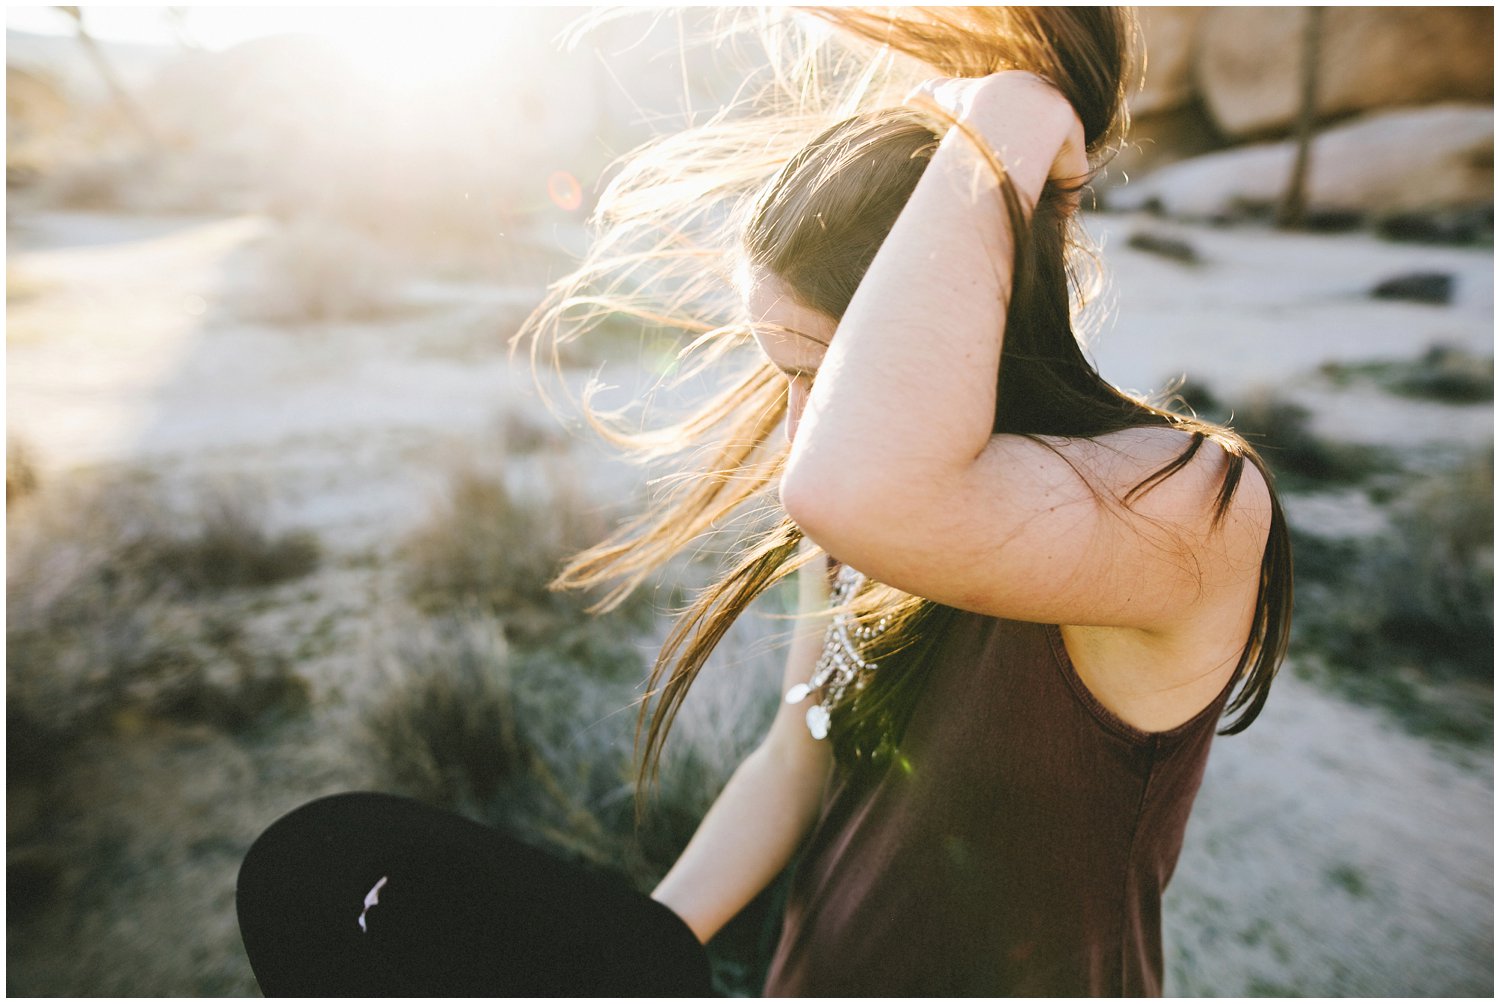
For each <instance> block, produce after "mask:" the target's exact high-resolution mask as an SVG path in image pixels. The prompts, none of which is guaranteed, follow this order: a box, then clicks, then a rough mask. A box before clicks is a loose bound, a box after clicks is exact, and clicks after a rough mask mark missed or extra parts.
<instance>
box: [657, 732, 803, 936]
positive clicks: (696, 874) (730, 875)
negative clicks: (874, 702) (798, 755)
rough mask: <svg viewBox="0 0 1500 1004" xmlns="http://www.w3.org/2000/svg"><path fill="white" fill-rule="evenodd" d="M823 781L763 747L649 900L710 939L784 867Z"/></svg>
mask: <svg viewBox="0 0 1500 1004" xmlns="http://www.w3.org/2000/svg"><path fill="white" fill-rule="evenodd" d="M825 780H826V775H825V774H822V773H818V772H811V771H802V770H799V769H798V767H797V765H796V764H794V763H788V762H785V761H784V760H781V759H779V758H778V751H777V750H776V749H775V748H774V747H772V746H771V745H770V744H766V745H762V746H761V747H760V748H759V749H757V750H756V751H755V752H754V753H752V754H751V755H750V756H749V757H747V758H746V759H745V761H744V762H743V763H742V764H740V767H739V769H738V770H736V771H735V772H734V776H733V777H732V778H730V781H729V784H728V785H726V786H725V788H724V792H723V794H721V795H720V796H719V799H718V801H716V802H714V805H713V808H712V809H710V810H709V812H708V815H707V816H705V817H704V820H703V823H702V824H701V825H700V826H699V827H698V832H697V833H695V834H694V835H693V839H692V842H691V843H689V844H688V847H687V850H685V851H684V852H683V854H682V857H681V858H679V859H678V861H677V864H676V865H674V866H673V868H672V870H671V871H670V872H668V873H667V877H666V878H664V879H662V881H661V884H660V885H658V886H657V887H656V890H655V891H654V892H653V893H652V894H651V896H652V898H653V899H656V900H658V901H660V902H662V903H664V904H666V905H667V906H669V907H671V908H672V910H673V911H675V912H676V913H677V915H678V916H679V917H681V918H682V919H683V920H684V921H685V922H686V923H687V925H688V926H689V927H690V928H692V929H693V933H694V934H696V935H697V936H698V940H700V941H707V940H708V939H710V938H712V937H713V936H714V935H715V934H716V933H718V931H719V929H720V928H722V927H723V926H724V925H725V924H726V923H728V922H729V921H730V920H731V919H733V917H734V916H735V914H737V913H739V912H740V910H742V909H743V908H744V907H745V905H746V904H748V903H749V902H750V901H751V900H752V899H754V898H755V897H756V896H757V895H758V894H759V893H760V891H761V890H762V889H764V888H765V887H766V886H767V885H768V884H770V882H771V880H772V879H774V878H775V877H776V876H777V875H778V874H780V872H781V870H782V869H783V868H784V867H786V864H787V862H788V861H790V860H791V857H792V855H793V853H795V852H796V850H797V847H798V845H799V844H800V843H801V841H802V838H803V836H804V835H805V834H806V833H807V831H808V829H809V828H810V827H811V826H812V824H813V822H814V821H815V820H816V818H817V813H818V806H819V801H820V798H821V795H822V790H823V784H824V782H825Z"/></svg>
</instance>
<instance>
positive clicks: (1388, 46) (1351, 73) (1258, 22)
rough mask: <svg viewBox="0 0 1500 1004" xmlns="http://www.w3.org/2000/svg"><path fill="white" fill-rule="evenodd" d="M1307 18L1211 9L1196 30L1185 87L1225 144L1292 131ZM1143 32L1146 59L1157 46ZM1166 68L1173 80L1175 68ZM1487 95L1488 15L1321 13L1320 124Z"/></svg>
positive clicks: (1290, 11)
mask: <svg viewBox="0 0 1500 1004" xmlns="http://www.w3.org/2000/svg"><path fill="white" fill-rule="evenodd" d="M1307 17H1308V9H1307V8H1306V7H1215V8H1213V9H1211V10H1210V11H1209V12H1208V13H1207V14H1205V15H1203V17H1202V20H1201V22H1200V23H1197V24H1196V28H1197V32H1196V37H1195V40H1196V44H1195V45H1194V46H1193V55H1192V79H1193V81H1194V83H1195V84H1196V87H1197V89H1198V92H1199V93H1200V94H1201V95H1202V97H1203V101H1204V103H1205V104H1206V105H1207V107H1208V110H1209V112H1210V114H1211V115H1212V116H1213V119H1214V122H1215V123H1216V124H1217V125H1218V127H1219V129H1220V130H1221V131H1222V132H1223V133H1224V134H1225V135H1226V136H1230V137H1237V138H1248V137H1265V136H1275V135H1284V134H1285V133H1286V132H1288V131H1289V130H1290V129H1291V127H1292V124H1293V122H1294V121H1295V120H1296V116H1297V110H1298V105H1299V100H1300V88H1301V65H1302V34H1303V26H1304V25H1305V24H1306V21H1307ZM1154 21H1155V17H1154V15H1153V17H1152V22H1153V23H1154ZM1162 23H1163V25H1167V24H1169V23H1171V21H1170V20H1168V21H1163V22H1162ZM1147 30H1148V34H1147V36H1146V37H1147V45H1148V51H1149V47H1150V46H1152V45H1154V44H1156V43H1155V39H1154V38H1153V36H1152V35H1150V34H1149V27H1148V29H1147ZM1175 30H1176V29H1175V28H1173V29H1172V30H1169V31H1167V32H1165V34H1166V35H1167V36H1168V41H1167V43H1166V48H1167V49H1168V50H1169V51H1170V50H1173V49H1174V48H1175V46H1176V44H1177V43H1176V42H1175V41H1171V40H1170V39H1171V35H1172V34H1173V32H1174V31H1175ZM1169 69H1171V70H1172V71H1173V72H1174V73H1176V72H1179V71H1177V70H1176V67H1175V62H1169ZM1162 86H1164V87H1174V86H1176V81H1175V79H1174V80H1169V81H1166V82H1164V84H1163V85H1162ZM1494 88H1495V82H1494V10H1493V8H1490V7H1328V8H1325V9H1324V12H1323V25H1322V41H1321V57H1320V59H1319V61H1318V101H1317V108H1318V114H1319V117H1320V118H1321V119H1323V120H1329V119H1337V118H1342V117H1346V116H1349V115H1352V114H1357V113H1360V112H1367V111H1372V110H1376V109H1382V108H1392V107H1398V106H1408V105H1422V104H1431V103H1434V102H1440V101H1473V102H1483V101H1492V100H1493V98H1494Z"/></svg>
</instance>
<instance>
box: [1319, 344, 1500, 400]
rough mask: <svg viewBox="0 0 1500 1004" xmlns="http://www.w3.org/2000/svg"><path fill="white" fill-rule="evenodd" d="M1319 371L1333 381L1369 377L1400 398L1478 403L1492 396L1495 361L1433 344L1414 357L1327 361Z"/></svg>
mask: <svg viewBox="0 0 1500 1004" xmlns="http://www.w3.org/2000/svg"><path fill="white" fill-rule="evenodd" d="M1321 372H1322V373H1323V375H1324V376H1326V377H1328V378H1329V379H1330V380H1332V381H1333V382H1334V383H1335V384H1340V385H1341V384H1347V383H1349V382H1351V381H1353V380H1359V379H1363V380H1369V381H1372V382H1374V383H1375V384H1376V385H1377V386H1380V387H1384V388H1385V389H1387V390H1389V391H1391V392H1392V393H1395V394H1400V395H1402V396H1403V397H1411V398H1418V399H1421V400H1426V401H1441V402H1444V403H1446V404H1480V403H1483V402H1486V401H1493V400H1494V398H1495V360H1494V358H1493V357H1492V356H1478V355H1475V354H1473V353H1471V352H1468V351H1465V350H1464V349H1462V348H1459V347H1457V346H1453V345H1433V346H1431V347H1429V348H1428V349H1427V351H1426V352H1424V353H1423V354H1422V355H1420V356H1418V357H1416V358H1415V359H1403V360H1397V361H1380V362H1368V363H1328V364H1325V365H1324V366H1323V367H1322V370H1321Z"/></svg>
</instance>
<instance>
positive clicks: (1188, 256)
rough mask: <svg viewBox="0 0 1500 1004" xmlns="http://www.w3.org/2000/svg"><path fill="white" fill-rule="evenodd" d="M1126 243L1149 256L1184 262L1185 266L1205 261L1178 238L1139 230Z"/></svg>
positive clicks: (1190, 246)
mask: <svg viewBox="0 0 1500 1004" xmlns="http://www.w3.org/2000/svg"><path fill="white" fill-rule="evenodd" d="M1125 243H1126V246H1128V247H1132V248H1135V249H1136V250H1137V251H1145V252H1146V253H1147V254H1154V255H1158V256H1160V257H1162V258H1170V259H1172V260H1173V261H1178V262H1182V263H1183V264H1184V265H1201V264H1202V263H1203V259H1201V258H1199V257H1198V252H1197V251H1196V250H1194V249H1193V246H1192V245H1191V244H1189V243H1188V242H1187V241H1185V240H1181V239H1180V238H1177V237H1168V236H1166V235H1164V234H1153V233H1148V232H1146V231H1140V230H1138V231H1136V232H1135V233H1133V234H1131V235H1130V238H1129V239H1128V240H1127V241H1126V242H1125Z"/></svg>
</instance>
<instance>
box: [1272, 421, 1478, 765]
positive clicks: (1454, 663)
mask: <svg viewBox="0 0 1500 1004" xmlns="http://www.w3.org/2000/svg"><path fill="white" fill-rule="evenodd" d="M1493 482H1494V465H1493V458H1492V454H1491V452H1490V451H1489V450H1483V451H1480V452H1478V453H1475V454H1473V455H1472V456H1470V457H1469V458H1468V459H1467V460H1465V461H1464V462H1463V463H1462V464H1460V465H1459V466H1458V467H1457V468H1455V469H1453V470H1450V471H1447V472H1444V473H1440V474H1437V475H1425V476H1423V477H1421V478H1420V479H1419V480H1415V481H1413V482H1411V483H1409V484H1408V485H1407V487H1406V488H1405V489H1404V490H1402V491H1400V492H1398V493H1397V494H1396V496H1395V497H1394V498H1393V500H1392V501H1391V503H1390V513H1391V528H1390V530H1389V531H1388V532H1387V533H1384V534H1380V535H1376V536H1372V537H1366V538H1352V539H1340V540H1329V539H1324V538H1320V537H1315V536H1311V535H1308V534H1297V535H1296V537H1295V539H1294V543H1293V553H1294V555H1295V560H1296V569H1297V583H1296V589H1297V615H1296V619H1295V634H1294V644H1295V645H1296V646H1297V648H1298V649H1299V650H1301V651H1303V652H1305V653H1308V654H1310V655H1312V656H1314V657H1315V658H1316V659H1317V660H1318V661H1321V662H1323V663H1325V664H1326V665H1327V666H1328V667H1329V668H1330V670H1331V671H1333V672H1334V673H1335V674H1337V675H1338V676H1339V677H1340V678H1342V679H1343V680H1345V681H1347V682H1348V684H1349V686H1350V687H1351V688H1352V689H1354V690H1356V691H1359V692H1362V693H1366V694H1369V695H1372V696H1374V697H1376V698H1378V699H1380V700H1382V702H1383V703H1387V704H1390V705H1392V706H1393V707H1394V708H1395V709H1396V710H1397V711H1398V712H1399V713H1401V714H1402V715H1403V716H1404V717H1406V718H1407V719H1408V720H1409V721H1411V722H1413V723H1414V724H1416V725H1418V726H1419V727H1420V729H1421V730H1422V731H1429V732H1433V731H1436V732H1442V733H1445V734H1451V735H1456V736H1459V737H1467V738H1479V737H1482V736H1484V735H1487V734H1488V731H1489V712H1488V710H1487V707H1486V708H1476V707H1473V706H1472V705H1473V703H1474V702H1473V698H1472V696H1471V697H1466V698H1464V699H1463V701H1464V702H1465V703H1466V704H1468V705H1470V706H1468V707H1460V706H1451V707H1447V708H1443V707H1438V706H1437V705H1436V704H1435V703H1434V702H1437V704H1442V703H1444V702H1447V703H1449V704H1451V702H1450V701H1449V700H1448V699H1449V698H1450V697H1451V696H1452V693H1453V692H1451V691H1449V692H1444V691H1442V690H1441V688H1439V689H1437V690H1434V689H1433V688H1432V686H1431V685H1434V684H1446V683H1455V684H1460V685H1470V684H1472V685H1477V686H1483V687H1486V688H1487V687H1488V686H1489V685H1490V683H1491V681H1492V679H1493V671H1494V661H1493V653H1494V522H1493V520H1494V488H1493Z"/></svg>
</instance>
